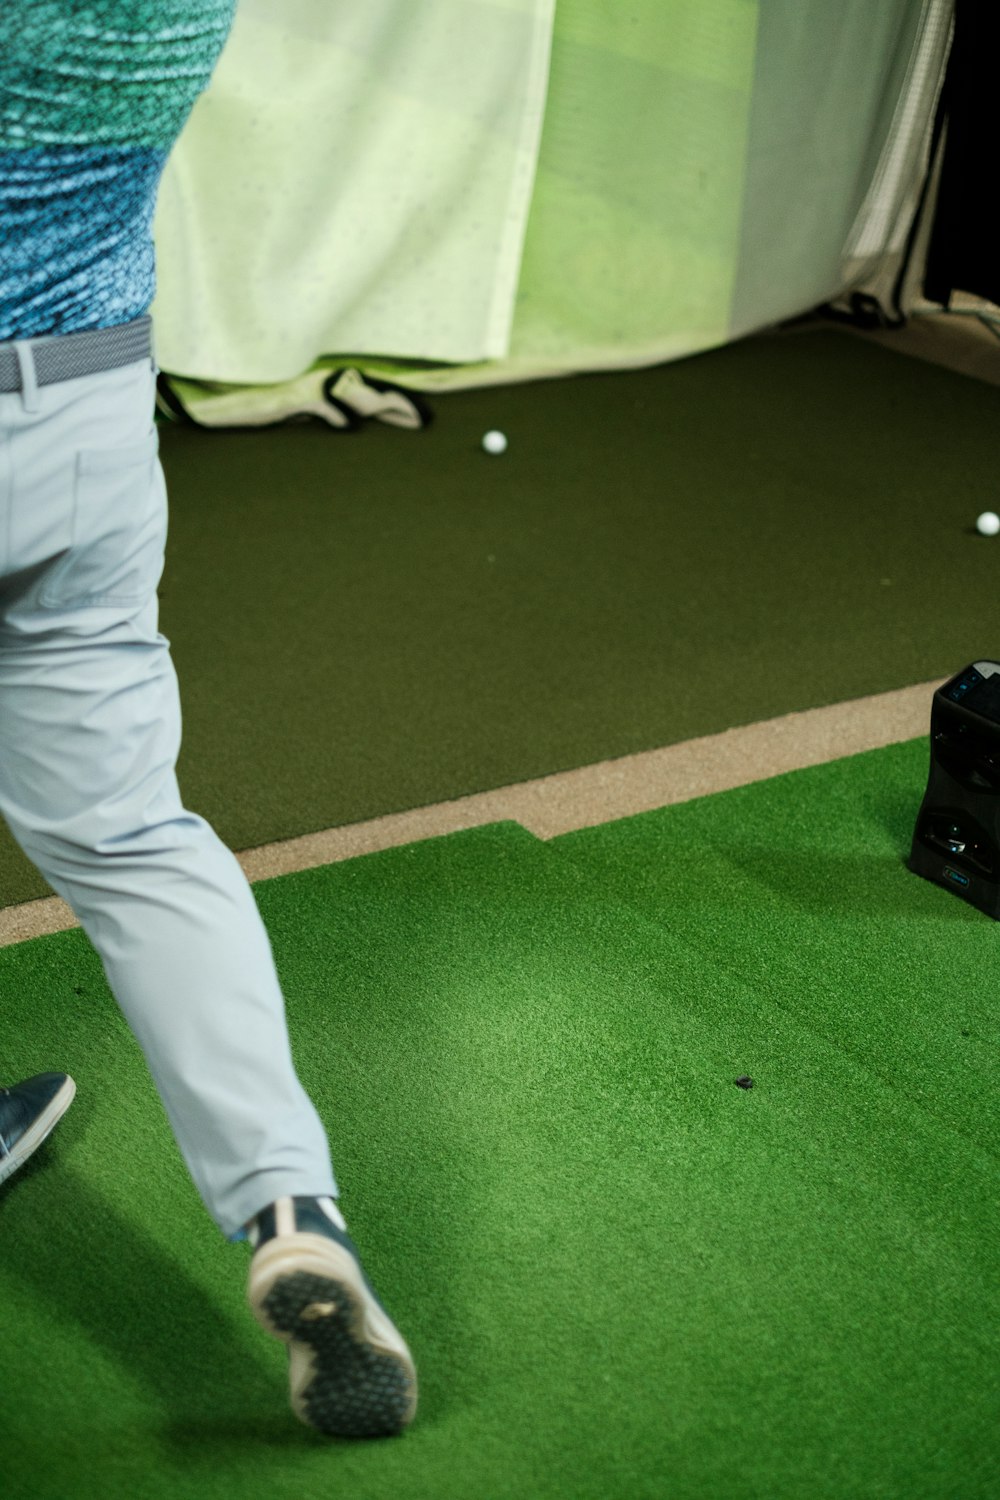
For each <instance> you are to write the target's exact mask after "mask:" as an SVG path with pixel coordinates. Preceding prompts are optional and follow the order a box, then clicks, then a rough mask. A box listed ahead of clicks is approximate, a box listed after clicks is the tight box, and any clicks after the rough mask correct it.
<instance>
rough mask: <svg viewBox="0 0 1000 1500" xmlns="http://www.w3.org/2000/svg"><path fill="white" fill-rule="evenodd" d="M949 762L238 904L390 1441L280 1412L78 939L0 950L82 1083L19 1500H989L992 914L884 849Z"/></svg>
mask: <svg viewBox="0 0 1000 1500" xmlns="http://www.w3.org/2000/svg"><path fill="white" fill-rule="evenodd" d="M925 757H926V745H925V744H919V743H918V744H916V745H904V746H900V747H895V748H893V749H890V750H883V751H878V752H874V753H872V754H870V755H864V756H859V757H856V758H854V759H851V760H848V761H843V762H839V763H836V764H835V765H832V766H825V767H819V768H817V769H815V770H809V771H802V772H797V773H794V774H791V775H788V776H783V777H780V778H777V779H775V780H774V781H771V782H766V783H762V784H760V785H759V786H756V787H750V788H745V789H742V790H740V791H737V792H729V793H723V794H720V795H718V796H716V797H711V798H706V799H704V800H702V801H700V802H697V803H693V804H688V805H686V806H681V807H675V808H668V809H665V810H663V811H662V812H658V813H651V814H647V815H644V816H642V817H639V818H634V819H630V820H627V821H625V822H623V823H620V824H616V825H609V826H607V827H604V828H599V829H594V830H591V831H588V832H585V833H580V834H574V835H568V836H566V837H564V838H562V839H558V840H555V841H553V842H552V843H551V844H544V843H542V842H540V841H539V840H536V839H534V838H533V837H532V836H531V835H530V834H528V833H527V832H525V831H524V830H523V829H521V828H520V827H518V826H517V825H515V824H500V825H495V826H493V827H490V828H485V829H479V830H473V831H470V832H466V833H462V834H457V835H454V836H451V837H448V838H443V839H437V840H432V841H429V842H427V843H422V844H417V845H410V846H408V847H406V848H402V849H397V850H391V851H386V852H384V853H380V854H375V855H369V856H366V857H364V858H359V859H356V860H352V861H349V862H346V863H343V864H337V865H333V866H328V867H325V868H321V869H316V870H310V871H305V872H302V873H299V874H295V875H289V876H284V877H280V878H278V879H274V880H270V881H267V882H263V883H261V884H259V885H257V886H256V887H255V893H256V896H257V899H258V902H259V905H260V908H261V911H262V914H263V916H264V919H265V921H266V923H267V927H268V930H269V932H270V935H271V939H272V943H273V946H274V950H275V956H276V959H277V963H278V969H279V973H280V975H281V977H282V981H283V985H284V987H285V992H286V995H287V1004H288V1013H289V1023H290V1029H291V1033H292V1042H293V1050H294V1054H295V1057H296V1060H297V1063H298V1066H299V1071H300V1074H301V1076H302V1079H303V1082H304V1083H305V1084H306V1087H307V1088H308V1089H309V1091H310V1093H311V1094H312V1095H313V1097H314V1099H315V1100H316V1103H317V1106H318V1108H319V1110H320V1113H321V1115H322V1117H323V1119H324V1121H325V1123H326V1125H327V1127H328V1129H329V1131H330V1135H331V1142H332V1147H333V1156H334V1163H335V1166H336V1169H337V1173H338V1178H339V1180H340V1183H341V1188H342V1193H343V1197H342V1200H341V1201H342V1207H343V1209H344V1212H345V1214H346V1216H347V1221H348V1224H349V1226H350V1227H351V1230H352V1233H353V1235H354V1237H355V1239H356V1240H357V1242H358V1244H359V1247H360V1248H361V1250H362V1253H363V1255H364V1257H365V1263H366V1268H367V1269H368V1271H369V1274H370V1275H371V1276H372V1279H373V1281H374V1283H375V1285H376V1286H377V1287H378V1289H379V1292H380V1295H381V1296H382V1297H383V1298H384V1300H385V1302H386V1304H387V1306H388V1307H389V1310H390V1312H391V1313H392V1314H393V1316H394V1317H395V1318H396V1320H397V1321H398V1323H399V1325H400V1327H401V1328H402V1329H403V1331H404V1333H405V1334H406V1336H407V1338H408V1340H409V1341H410V1343H411V1345H412V1348H413V1350H414V1354H415V1357H416V1360H417V1364H418V1369H419V1372H420V1380H421V1406H420V1410H419V1412H418V1416H417V1420H416V1422H415V1424H414V1426H413V1428H412V1429H411V1430H410V1431H409V1432H408V1433H407V1434H405V1436H403V1437H402V1438H400V1439H394V1440H387V1441H380V1442H368V1443H360V1444H359V1443H354V1444H352V1443H344V1442H335V1441H330V1440H327V1439H324V1438H322V1437H321V1436H319V1435H317V1434H315V1433H312V1432H311V1431H309V1430H308V1429H305V1428H303V1427H301V1426H300V1425H299V1424H298V1423H297V1422H296V1421H295V1419H294V1418H293V1417H292V1416H291V1414H290V1412H289V1411H288V1409H287V1405H286V1392H285V1372H284V1358H283V1354H282V1351H281V1349H280V1347H279V1346H278V1345H277V1344H275V1343H273V1342H271V1341H270V1340H268V1339H267V1337H266V1336H265V1335H264V1334H262V1333H261V1332H260V1331H259V1330H258V1329H257V1328H256V1325H254V1324H253V1323H252V1321H251V1320H250V1317H249V1313H248V1312H247V1311H246V1310H245V1308H244V1306H243V1281H244V1276H245V1270H246V1265H247V1261H248V1256H249V1252H248V1250H247V1248H246V1247H245V1246H231V1245H228V1244H226V1243H225V1242H224V1241H223V1240H222V1239H221V1237H220V1236H219V1235H218V1233H217V1231H216V1230H215V1229H214V1227H213V1226H212V1225H211V1223H210V1221H209V1220H208V1219H207V1216H206V1215H205V1214H204V1212H203V1210H202V1208H201V1206H200V1203H199V1202H198V1201H197V1199H196V1197H195V1195H194V1191H193V1188H192V1187H191V1185H190V1183H189V1181H188V1179H187V1177H186V1175H185V1173H184V1170H183V1168H182V1166H181V1164H180V1160H179V1157H178V1156H177V1153H176V1150H175V1148H174V1147H173V1144H172V1141H171V1138H170V1136H169V1133H168V1130H167V1127H166V1122H165V1117H164V1115H163V1113H162V1110H161V1109H160V1106H159V1104H158V1102H157V1100H156V1097H155V1095H154V1094H153V1092H152V1089H151V1085H150V1083H149V1080H148V1077H147V1075H146V1073H145V1070H144V1065H143V1063H142V1059H141V1057H140V1055H139V1053H138V1049H137V1047H136V1045H135V1043H134V1042H133V1041H132V1039H131V1037H130V1035H129V1033H128V1032H127V1031H126V1030H125V1027H124V1025H123V1023H122V1021H121V1019H120V1017H119V1016H118V1013H117V1011H116V1010H115V1008H114V1006H113V1003H112V1001H111V998H110V996H109V995H108V993H107V991H106V988H105V986H104V982H103V979H102V976H101V970H100V966H99V964H98V962H97V960H96V957H95V956H94V954H93V952H92V950H91V949H90V948H89V946H88V945H87V943H86V940H85V939H84V938H83V936H82V934H81V933H80V932H78V931H73V932H67V933H63V934H59V935H56V936H53V937H48V938H42V939H37V940H35V941H32V942H28V943H24V944H20V945H18V946H15V947H10V948H6V949H3V950H0V991H2V994H3V999H4V1007H5V1018H6V1025H5V1038H6V1051H5V1057H4V1071H5V1073H6V1074H7V1075H8V1076H11V1075H12V1074H16V1075H18V1076H21V1075H23V1074H25V1073H27V1072H30V1071H33V1070H35V1069H40V1068H43V1067H60V1066H64V1067H66V1068H68V1069H69V1070H70V1071H72V1072H73V1073H74V1076H75V1077H76V1078H77V1082H78V1086H79V1093H78V1098H77V1101H76V1103H75V1104H74V1106H73V1108H72V1109H71V1110H70V1112H69V1114H68V1115H67V1116H66V1118H65V1120H64V1122H63V1123H62V1124H61V1125H60V1126H59V1127H58V1130H57V1132H56V1133H55V1134H54V1135H53V1137H52V1138H51V1140H50V1141H49V1142H48V1143H47V1144H46V1146H45V1147H43V1148H42V1150H41V1151H40V1152H39V1153H38V1155H37V1156H36V1157H35V1158H33V1160H32V1162H31V1163H30V1164H29V1165H28V1166H27V1167H26V1168H24V1169H23V1170H22V1171H21V1172H20V1173H19V1174H18V1175H17V1176H16V1177H15V1178H14V1179H12V1181H11V1182H10V1183H9V1184H8V1185H7V1186H6V1187H5V1189H4V1191H3V1194H2V1196H0V1227H2V1233H3V1243H4V1256H3V1258H2V1261H0V1295H2V1298H3V1306H4V1311H5V1324H4V1331H5V1337H4V1339H3V1341H2V1342H0V1373H2V1379H3V1388H4V1390H5V1392H6V1393H7V1409H6V1415H5V1421H4V1439H3V1455H4V1462H3V1473H4V1481H5V1484H6V1486H7V1489H8V1492H9V1493H11V1494H16V1495H25V1496H31V1497H32V1500H64V1497H66V1496H69V1495H72V1496H73V1497H74V1500H91V1497H98V1496H100V1497H101V1500H106V1497H108V1496H117V1495H119V1494H121V1495H130V1496H131V1495H141V1496H142V1497H144V1500H145V1497H150V1500H160V1497H164V1500H166V1497H171V1500H173V1497H190V1500H222V1497H229V1496H232V1495H237V1494H243V1493H246V1492H250V1491H252V1492H253V1493H255V1494H267V1495H269V1496H273V1497H274V1500H286V1497H287V1500H293V1497H294V1500H299V1497H301V1496H305V1495H308V1496H309V1497H311V1500H312V1497H316V1500H320V1497H327V1496H329V1497H334V1496H338V1497H339V1496H345V1495H348V1496H350V1497H351V1500H366V1497H371V1500H383V1497H385V1496H387V1495H397V1494H398V1495H405V1496H406V1497H407V1500H452V1497H454V1500H466V1497H468V1496H476V1497H477V1500H479V1497H481V1500H507V1497H510V1500H514V1497H517V1500H523V1497H526V1496H529V1497H534V1496H540V1497H546V1500H550V1497H551V1500H562V1497H566V1500H591V1497H593V1500H598V1497H600V1500H607V1497H609V1496H612V1497H617V1496H621V1497H623V1500H624V1497H628V1500H633V1497H650V1500H652V1497H656V1500H667V1497H670V1500H707V1497H713V1500H714V1497H716V1496H720V1497H721V1496H724V1495H729V1494H740V1495H744V1496H749V1497H755V1500H756V1497H759V1500H801V1497H802V1496H806V1495H808V1496H809V1497H817V1500H827V1497H828V1500H897V1497H900V1496H914V1497H920V1500H957V1497H961V1500H987V1497H989V1496H991V1495H992V1494H993V1485H994V1480H995V1474H996V1468H997V1462H998V1459H1000V1440H998V1436H997V1434H998V1431H1000V1428H998V1421H997V1419H998V1415H1000V1382H998V1369H1000V1364H998V1359H997V1354H998V1347H997V1334H996V1329H997V1315H998V1311H1000V1308H998V1302H1000V1279H998V1271H1000V1251H998V1248H997V1237H996V1210H997V1170H996V1169H997V1161H996V1147H995V1131H993V1130H991V1123H992V1121H995V1118H996V1105H997V1089H996V1086H995V1085H993V1086H991V1083H990V1070H991V1068H993V1067H994V1066H995V1057H996V1046H997V1021H996V1004H995V995H994V993H993V992H994V988H995V986H994V983H993V967H994V955H995V951H996V949H995V945H996V939H997V927H996V924H995V923H994V922H992V921H991V920H990V919H989V918H987V917H985V916H983V915H981V914H980V913H978V912H975V911H973V910H972V909H971V908H969V907H967V906H965V905H964V904H963V903H962V902H961V901H959V900H958V899H957V898H956V897H954V896H953V895H952V894H951V893H949V892H946V891H943V890H940V889H938V888H937V887H934V886H931V885H930V884H928V883H927V882H924V881H922V880H919V879H918V878H917V877H915V876H913V875H911V874H910V873H909V872H908V871H907V870H906V869H905V867H904V865H903V864H902V858H903V856H904V855H905V852H906V849H907V847H908V843H909V835H910V832H911V829H912V821H913V818H914V817H915V813H916V808H917V806H918V804H919V800H920V796H921V793H922V790H923V783H924V777H925V772H926V764H925ZM743 1075H749V1076H751V1077H752V1078H753V1080H754V1086H753V1088H752V1089H749V1090H746V1089H741V1088H739V1087H737V1086H736V1084H735V1079H736V1078H738V1077H741V1076H743Z"/></svg>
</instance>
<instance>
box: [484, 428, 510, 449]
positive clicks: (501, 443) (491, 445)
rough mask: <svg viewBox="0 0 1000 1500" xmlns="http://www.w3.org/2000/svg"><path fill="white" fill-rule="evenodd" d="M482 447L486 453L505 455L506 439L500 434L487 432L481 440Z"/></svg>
mask: <svg viewBox="0 0 1000 1500" xmlns="http://www.w3.org/2000/svg"><path fill="white" fill-rule="evenodd" d="M483 447H484V448H485V449H486V452H487V453H505V452H506V450H507V439H506V437H505V436H504V434H503V433H502V432H495V431H494V432H488V433H487V434H486V436H485V437H484V438H483Z"/></svg>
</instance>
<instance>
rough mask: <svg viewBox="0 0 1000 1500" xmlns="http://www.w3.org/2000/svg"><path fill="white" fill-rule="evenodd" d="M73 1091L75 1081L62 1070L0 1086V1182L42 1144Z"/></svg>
mask: <svg viewBox="0 0 1000 1500" xmlns="http://www.w3.org/2000/svg"><path fill="white" fill-rule="evenodd" d="M75 1093H76V1084H75V1083H74V1082H73V1080H72V1078H69V1077H68V1076H67V1075H66V1074H65V1073H39V1074H37V1075H36V1076H35V1077H34V1078H28V1079H26V1080H25V1082H24V1083H15V1084H14V1085H13V1086H12V1087H11V1088H9V1089H5V1088H0V1182H3V1181H5V1179H6V1178H8V1177H9V1176H10V1175H11V1173H12V1172H16V1171H17V1169H18V1167H20V1166H23V1165H24V1163H25V1162H26V1161H27V1160H28V1157H29V1156H30V1155H31V1153H32V1152H33V1151H34V1150H36V1149H37V1147H39V1146H40V1145H41V1144H42V1142H43V1141H44V1139H45V1137H46V1136H47V1135H48V1133H49V1131H50V1130H51V1129H52V1127H53V1125H55V1124H56V1122H57V1121H58V1120H59V1118H60V1116H61V1115H64V1114H65V1113H66V1111H67V1109H69V1107H70V1104H71V1103H72V1102H73V1095H74V1094H75Z"/></svg>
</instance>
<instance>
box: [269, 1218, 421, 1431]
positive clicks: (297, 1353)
mask: <svg viewBox="0 0 1000 1500" xmlns="http://www.w3.org/2000/svg"><path fill="white" fill-rule="evenodd" d="M341 1225H343V1219H342V1217H341V1215H340V1212H339V1210H338V1209H337V1208H336V1207H333V1210H332V1213H327V1211H326V1210H325V1209H324V1207H323V1205H322V1204H321V1203H320V1201H319V1200H318V1199H316V1198H279V1199H278V1201H277V1202H276V1203H272V1204H271V1206H270V1207H269V1208H265V1209H264V1210H263V1212H261V1213H259V1214H258V1215H257V1217H256V1219H254V1220H252V1221H251V1223H250V1224H249V1225H248V1226H247V1228H248V1232H249V1236H250V1242H251V1244H252V1245H253V1246H254V1252H255V1253H254V1257H253V1260H252V1261H251V1262H250V1275H249V1278H248V1281H247V1297H248V1298H249V1301H250V1306H251V1308H252V1310H253V1314H254V1317H255V1318H256V1319H257V1321H258V1323H260V1325H261V1327H263V1328H266V1329H267V1331H268V1333H273V1334H274V1335H275V1337H276V1338H279V1339H281V1340H282V1342H283V1343H286V1344H287V1345H288V1353H289V1370H288V1379H289V1386H290V1391H291V1400H292V1410H293V1411H294V1412H295V1414H296V1416H297V1417H298V1418H299V1419H300V1420H301V1421H303V1422H305V1423H307V1424H308V1425H309V1426H310V1427H318V1428H319V1430H320V1431H321V1432H329V1433H334V1434H335V1435H337V1436H338V1437H391V1436H394V1435H395V1434H397V1433H399V1432H401V1431H402V1430H403V1428H404V1427H405V1426H406V1425H407V1424H408V1423H409V1422H411V1421H412V1420H413V1414H414V1412H415V1411H416V1409H417V1372H416V1370H415V1369H414V1366H413V1359H412V1357H411V1355H410V1351H409V1349H408V1348H407V1347H406V1344H405V1343H404V1341H403V1338H402V1336H401V1335H400V1333H399V1332H398V1330H397V1329H396V1328H395V1326H394V1325H393V1322H392V1320H391V1318H390V1317H389V1315H388V1313H387V1312H386V1310H385V1308H384V1307H383V1306H382V1304H381V1302H380V1301H379V1299H378V1297H377V1296H376V1295H375V1291H374V1288H373V1287H372V1285H371V1282H370V1281H369V1280H368V1278H367V1276H366V1275H365V1273H364V1271H363V1270H362V1268H361V1261H360V1259H359V1257H358V1252H357V1250H356V1248H355V1246H354V1243H353V1241H352V1240H351V1238H350V1235H348V1233H347V1231H346V1227H344V1228H341V1227H340V1226H341Z"/></svg>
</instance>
